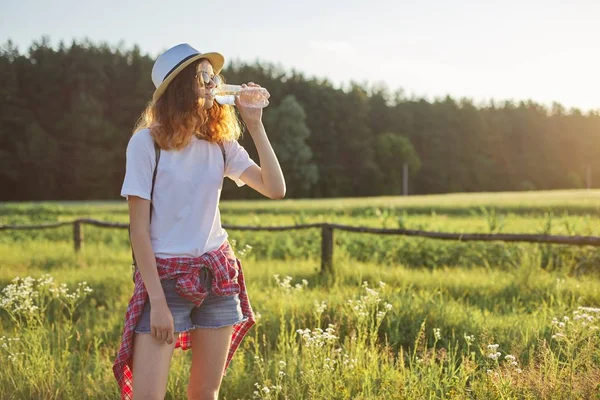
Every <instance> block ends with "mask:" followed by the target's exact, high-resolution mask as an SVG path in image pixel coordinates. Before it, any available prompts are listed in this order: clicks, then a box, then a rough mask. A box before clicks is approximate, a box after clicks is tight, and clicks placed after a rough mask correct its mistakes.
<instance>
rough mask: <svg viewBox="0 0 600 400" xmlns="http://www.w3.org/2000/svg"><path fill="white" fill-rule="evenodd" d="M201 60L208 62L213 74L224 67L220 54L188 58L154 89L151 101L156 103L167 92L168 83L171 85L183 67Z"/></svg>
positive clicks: (213, 53) (206, 54)
mask: <svg viewBox="0 0 600 400" xmlns="http://www.w3.org/2000/svg"><path fill="white" fill-rule="evenodd" d="M202 58H205V59H207V60H208V61H209V62H210V64H211V65H212V67H213V71H214V72H215V74H218V73H220V72H221V70H222V69H223V65H225V57H223V55H221V54H220V53H215V52H212V53H202V54H198V55H197V56H194V57H190V58H189V59H188V60H185V62H184V63H182V64H181V65H180V66H178V67H177V68H176V69H175V70H174V71H173V72H171V73H170V74H169V76H167V78H166V79H165V80H163V81H162V82H161V84H160V85H159V86H158V87H157V88H156V90H155V91H154V94H153V95H152V101H154V102H156V101H157V100H158V99H159V98H160V96H161V95H162V94H163V93H164V92H165V90H167V87H168V86H169V83H171V81H172V80H173V79H175V77H176V76H177V74H178V73H180V72H181V71H182V70H183V69H184V68H185V67H187V66H188V65H190V64H191V63H193V62H194V61H196V60H199V59H202Z"/></svg>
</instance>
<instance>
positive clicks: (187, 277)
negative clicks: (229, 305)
mask: <svg viewBox="0 0 600 400" xmlns="http://www.w3.org/2000/svg"><path fill="white" fill-rule="evenodd" d="M156 267H157V270H158V276H159V278H160V280H161V281H162V280H165V279H176V280H177V284H176V290H177V293H179V294H180V295H181V296H182V297H184V298H186V299H188V300H190V301H191V302H193V303H194V304H195V305H196V306H200V305H201V304H202V302H203V301H204V299H205V298H206V296H208V294H209V291H207V290H205V288H204V287H203V285H202V283H201V280H200V270H201V268H202V267H207V268H208V269H209V270H210V272H211V273H212V277H213V279H212V285H211V288H210V291H212V292H213V293H214V294H216V295H219V296H231V295H234V294H238V295H239V298H240V304H241V308H242V313H243V315H244V318H245V320H244V321H242V322H239V323H237V324H235V325H234V326H233V333H232V335H231V345H230V347H229V353H228V355H227V361H226V363H225V368H224V370H223V375H226V371H227V367H228V366H229V364H230V362H231V359H232V358H233V355H234V354H235V351H236V350H237V348H238V347H239V345H240V344H241V342H242V339H243V338H244V336H245V335H246V333H248V330H249V329H250V328H251V327H252V326H253V325H254V324H255V322H256V320H255V317H254V312H253V311H252V307H251V305H250V301H249V300H248V293H247V291H246V283H245V281H244V273H243V271H242V263H241V261H240V260H239V259H238V258H237V257H236V256H235V255H234V253H233V249H232V248H231V246H230V244H229V241H227V240H225V242H224V243H223V244H222V245H221V246H220V247H219V248H218V249H216V250H212V251H209V252H206V253H204V254H202V255H201V256H199V257H192V258H190V257H176V258H159V257H156ZM147 300H148V292H147V290H146V286H145V285H144V283H143V281H142V277H141V275H140V271H139V269H138V270H136V272H135V288H134V292H133V296H132V297H131V300H130V301H129V305H128V306H127V311H126V313H125V325H124V329H123V336H122V338H121V345H120V348H119V352H118V354H117V357H116V359H115V361H114V363H113V373H114V375H115V378H116V379H117V383H118V384H119V388H120V390H121V399H122V400H131V399H132V398H133V365H132V364H133V335H134V329H135V326H136V325H137V323H138V321H139V318H140V316H141V314H142V311H143V310H144V305H145V303H146V301H147ZM175 336H176V337H177V339H176V343H175V348H178V347H180V348H181V349H182V350H188V349H190V348H191V347H192V341H191V337H190V332H180V333H175Z"/></svg>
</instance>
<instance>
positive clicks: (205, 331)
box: [188, 326, 233, 398]
mask: <svg viewBox="0 0 600 400" xmlns="http://www.w3.org/2000/svg"><path fill="white" fill-rule="evenodd" d="M190 332H191V339H192V349H191V351H192V368H191V372H190V381H189V385H188V396H189V397H191V398H198V397H199V398H203V397H209V396H210V394H214V395H215V398H216V395H217V394H218V392H219V387H220V386H221V379H222V378H223V370H224V368H225V362H226V361H227V354H228V352H229V346H230V344H231V334H232V332H233V326H226V327H223V328H216V329H211V328H196V329H193V330H191V331H190Z"/></svg>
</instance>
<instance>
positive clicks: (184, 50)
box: [152, 43, 225, 101]
mask: <svg viewBox="0 0 600 400" xmlns="http://www.w3.org/2000/svg"><path fill="white" fill-rule="evenodd" d="M200 58H206V59H207V60H208V61H210V63H211V65H212V67H213V70H214V71H215V74H218V73H219V72H221V69H223V64H225V58H224V57H223V56H222V55H221V54H219V53H214V52H213V53H200V52H199V51H198V50H196V49H195V48H193V47H192V46H190V45H189V44H187V43H182V44H178V45H177V46H174V47H171V48H170V49H168V50H167V51H165V52H164V53H162V54H161V55H160V56H158V58H157V59H156V61H155V62H154V66H153V67H152V82H154V86H155V87H156V90H155V91H154V95H153V96H152V100H154V101H156V100H158V98H159V97H160V96H161V95H162V94H163V93H164V92H165V90H166V89H167V86H169V83H170V82H171V81H172V80H173V78H175V77H176V76H177V74H178V73H179V72H181V71H182V70H183V69H184V68H185V67H187V66H188V65H190V64H191V63H193V62H194V61H196V60H198V59H200Z"/></svg>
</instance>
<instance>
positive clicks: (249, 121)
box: [235, 82, 262, 130]
mask: <svg viewBox="0 0 600 400" xmlns="http://www.w3.org/2000/svg"><path fill="white" fill-rule="evenodd" d="M242 87H260V85H257V84H256V83H254V82H248V84H247V85H246V84H245V83H244V84H242ZM235 106H236V107H237V109H238V110H239V112H240V115H241V116H242V119H243V120H244V122H245V123H246V126H247V127H248V130H251V128H253V127H254V126H257V125H260V124H262V108H252V107H244V106H242V105H241V104H240V98H239V96H236V97H235Z"/></svg>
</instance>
